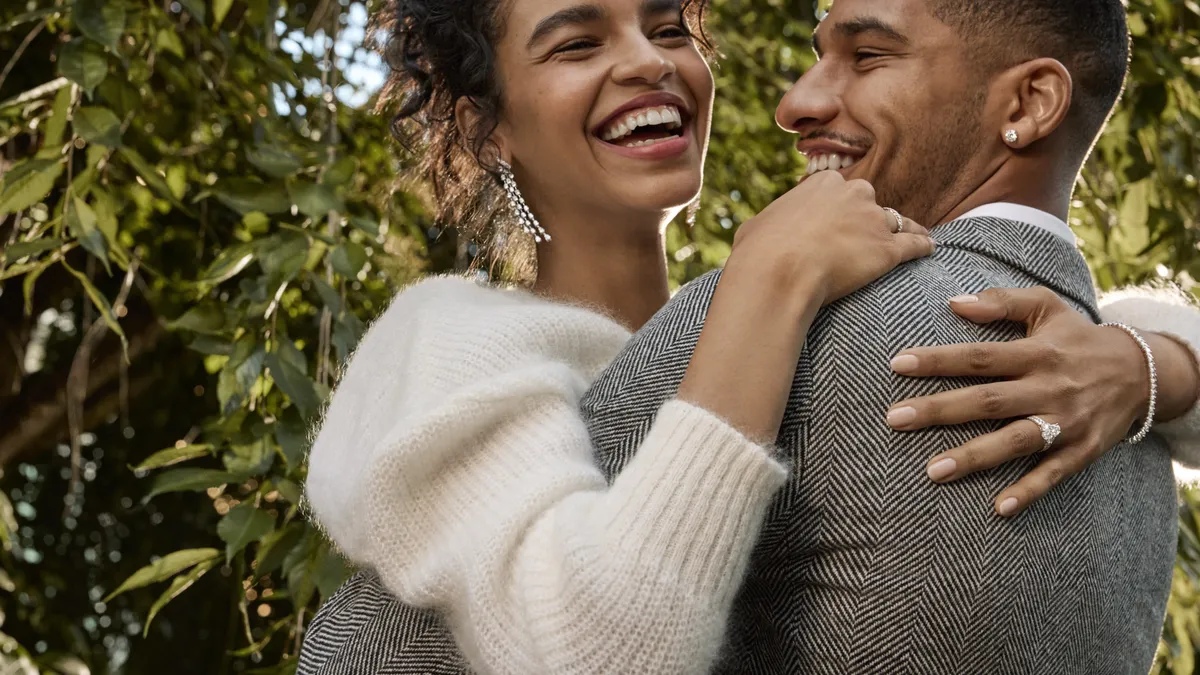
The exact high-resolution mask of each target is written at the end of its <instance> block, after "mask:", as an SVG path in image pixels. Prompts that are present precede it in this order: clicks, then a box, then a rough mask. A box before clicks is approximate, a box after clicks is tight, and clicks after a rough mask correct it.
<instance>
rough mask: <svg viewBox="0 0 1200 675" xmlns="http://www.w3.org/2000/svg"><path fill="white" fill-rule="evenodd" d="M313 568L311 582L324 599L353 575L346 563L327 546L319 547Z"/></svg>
mask: <svg viewBox="0 0 1200 675" xmlns="http://www.w3.org/2000/svg"><path fill="white" fill-rule="evenodd" d="M314 567H315V573H314V574H313V582H314V583H315V584H316V586H317V590H318V591H320V592H321V597H325V598H328V597H329V596H331V595H333V594H334V593H336V592H337V590H338V589H339V588H341V587H342V584H344V583H346V580H347V579H349V578H350V575H351V574H354V570H353V569H351V568H350V566H349V565H347V564H346V561H345V560H344V559H343V558H342V557H341V556H340V555H338V554H337V552H336V551H334V550H333V549H332V548H330V547H329V546H322V547H321V550H320V552H319V553H318V554H317V561H316V564H315V565H314Z"/></svg>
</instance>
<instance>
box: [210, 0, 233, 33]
mask: <svg viewBox="0 0 1200 675" xmlns="http://www.w3.org/2000/svg"><path fill="white" fill-rule="evenodd" d="M230 7H233V0H213V27H214V28H216V27H217V26H220V25H221V22H222V21H224V20H225V15H226V14H228V13H229V8H230Z"/></svg>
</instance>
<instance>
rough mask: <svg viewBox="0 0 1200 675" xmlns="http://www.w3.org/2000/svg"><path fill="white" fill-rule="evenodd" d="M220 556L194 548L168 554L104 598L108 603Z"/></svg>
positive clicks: (204, 549) (208, 550)
mask: <svg viewBox="0 0 1200 675" xmlns="http://www.w3.org/2000/svg"><path fill="white" fill-rule="evenodd" d="M220 555H221V552H220V551H218V550H217V549H215V548H192V549H186V550H183V551H175V552H174V553H168V554H167V555H165V556H163V557H161V558H159V559H158V560H156V561H155V562H153V563H150V564H149V565H146V566H145V567H143V568H141V569H139V570H138V571H136V572H134V573H133V574H132V575H131V576H130V577H129V578H128V579H126V580H125V581H124V582H123V583H122V584H121V585H120V586H118V587H117V589H116V590H115V591H113V592H112V593H109V594H108V595H107V596H106V597H105V598H104V602H108V601H110V600H112V599H113V598H115V597H117V596H118V595H120V594H122V593H124V592H126V591H131V590H133V589H135V588H142V587H143V586H149V585H150V584H154V583H158V582H160V581H166V580H167V579H170V578H171V577H173V576H175V575H176V574H178V573H179V572H181V571H183V570H185V569H187V568H189V567H191V566H193V565H199V564H200V563H204V562H209V561H212V560H216V559H217V558H218V556H220Z"/></svg>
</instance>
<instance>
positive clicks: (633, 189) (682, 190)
mask: <svg viewBox="0 0 1200 675" xmlns="http://www.w3.org/2000/svg"><path fill="white" fill-rule="evenodd" d="M702 181H703V175H702V174H701V172H700V170H699V169H696V170H695V171H688V172H685V171H672V172H667V173H666V174H660V175H657V176H646V177H640V178H639V180H637V181H636V182H632V181H631V182H630V183H629V184H627V185H624V186H621V187H622V188H623V189H620V190H618V191H615V192H617V194H619V195H621V196H620V197H618V198H617V199H618V200H619V201H620V202H622V203H625V204H626V205H628V206H629V207H630V208H632V209H636V210H639V211H641V210H644V211H647V212H655V213H658V212H665V211H679V210H680V209H682V208H684V207H686V206H687V205H688V204H691V203H692V202H693V201H695V199H696V196H697V195H699V194H700V187H701V184H702Z"/></svg>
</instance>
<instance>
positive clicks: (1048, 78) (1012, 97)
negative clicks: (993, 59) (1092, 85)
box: [998, 58, 1073, 149]
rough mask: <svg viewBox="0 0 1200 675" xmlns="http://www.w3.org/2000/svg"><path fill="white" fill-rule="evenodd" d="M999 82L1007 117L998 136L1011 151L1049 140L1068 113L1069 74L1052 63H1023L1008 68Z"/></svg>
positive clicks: (1062, 67) (1059, 65) (1047, 60)
mask: <svg viewBox="0 0 1200 675" xmlns="http://www.w3.org/2000/svg"><path fill="white" fill-rule="evenodd" d="M998 82H999V84H1000V86H1001V87H1003V90H1002V91H1003V92H1004V95H1005V99H1006V102H1005V113H1006V117H1007V119H1006V120H1005V122H1004V124H1003V128H1002V129H1000V130H999V132H1000V134H1001V135H1002V136H1003V137H1004V141H1005V143H1006V144H1007V145H1008V146H1009V147H1012V148H1014V149H1017V148H1024V147H1027V146H1028V145H1030V144H1031V143H1034V142H1036V141H1040V140H1042V139H1043V138H1046V137H1048V136H1050V135H1051V134H1053V133H1054V132H1055V131H1057V130H1058V129H1059V128H1060V127H1062V125H1063V122H1065V121H1066V119H1067V115H1068V113H1070V111H1071V99H1072V88H1073V85H1072V81H1071V73H1070V72H1069V71H1068V70H1067V68H1066V66H1064V65H1063V64H1062V63H1061V62H1059V61H1057V60H1055V59H1051V58H1041V59H1034V60H1032V61H1026V62H1025V63H1022V64H1020V65H1017V66H1014V67H1012V68H1010V69H1009V70H1008V72H1006V73H1004V74H1003V75H1002V76H1001V77H1000V79H999V80H998Z"/></svg>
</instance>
